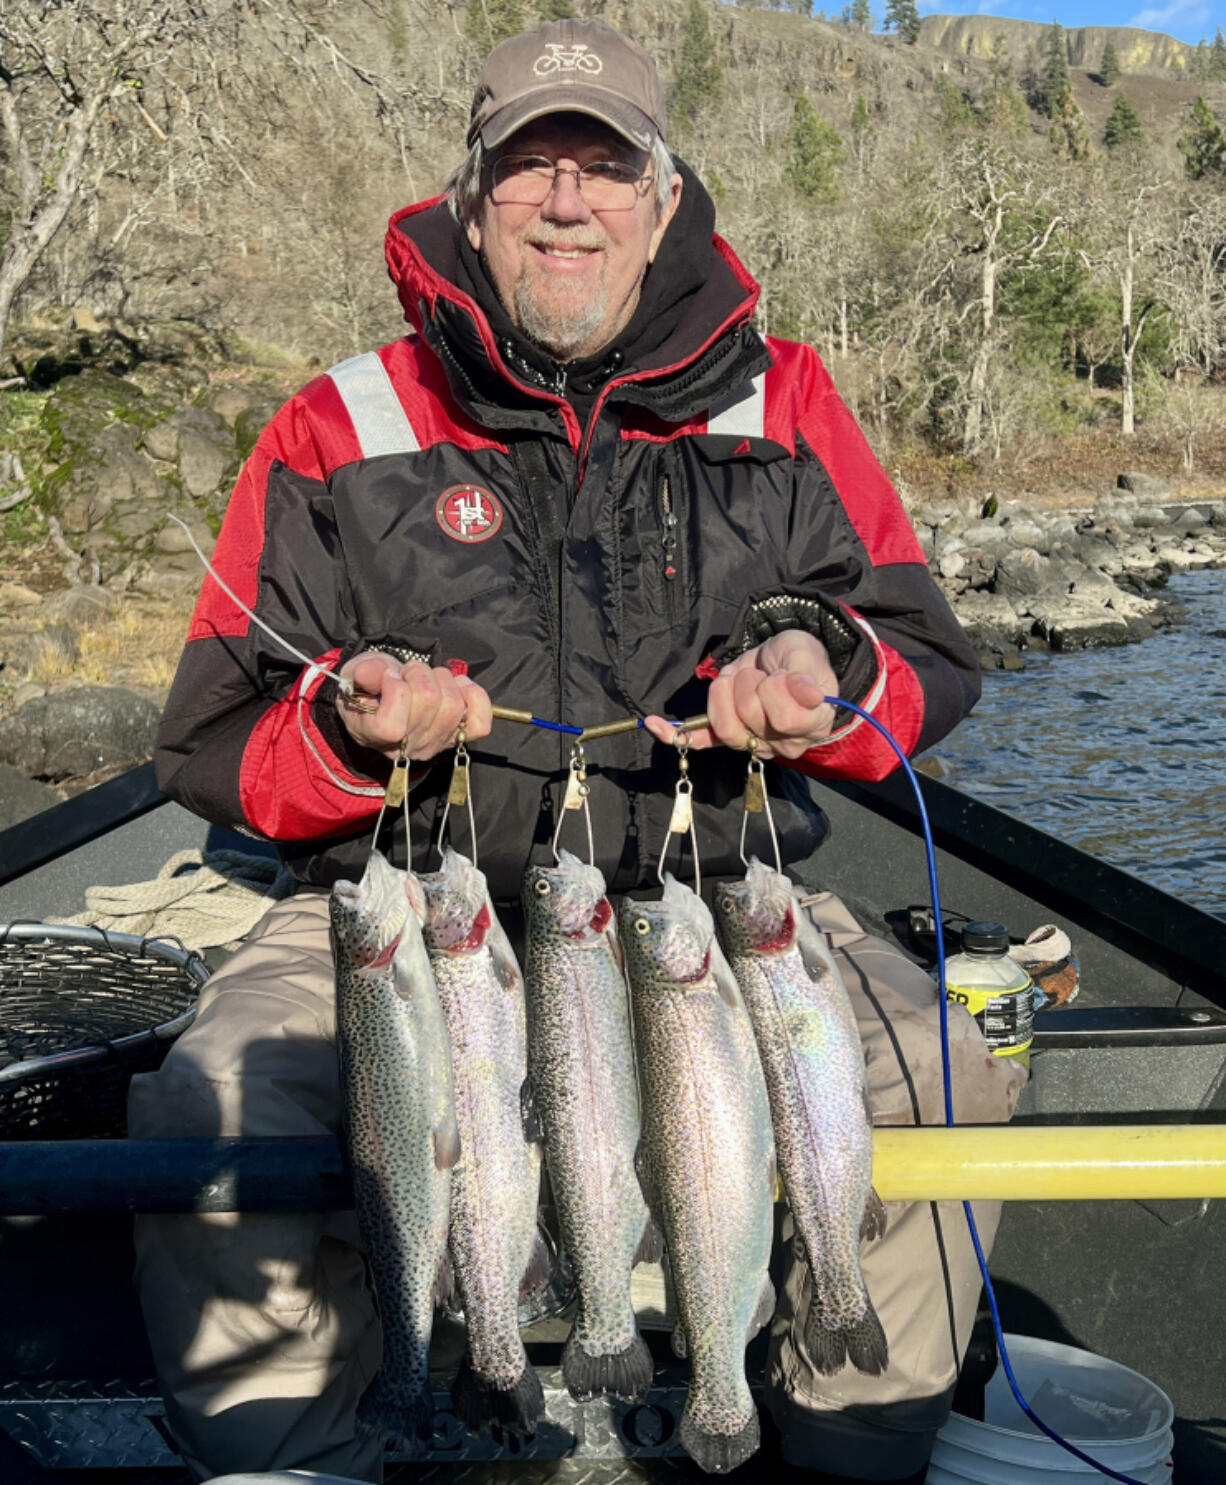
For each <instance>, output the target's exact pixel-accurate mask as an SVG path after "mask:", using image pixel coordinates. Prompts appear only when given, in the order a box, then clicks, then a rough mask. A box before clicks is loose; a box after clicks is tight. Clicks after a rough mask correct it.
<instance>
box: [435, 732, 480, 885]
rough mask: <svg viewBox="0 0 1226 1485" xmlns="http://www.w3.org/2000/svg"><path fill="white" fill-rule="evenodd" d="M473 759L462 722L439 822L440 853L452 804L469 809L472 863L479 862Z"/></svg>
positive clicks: (456, 738)
mask: <svg viewBox="0 0 1226 1485" xmlns="http://www.w3.org/2000/svg"><path fill="white" fill-rule="evenodd" d="M470 762H471V760H470V758H469V754H468V733H467V731H466V730H465V727H464V723H463V722H461V723H460V725H459V726H458V727H457V728H456V735H455V762H454V763H453V764H452V766H451V782H450V783H449V784H448V785H447V801H446V803H445V804H444V805H443V817H442V819H441V820H440V821H439V822H438V853H439V857H440V858H441V857H442V854H443V839H444V837H445V835H446V833H447V817H448V815H450V814H451V806H452V805H453V804H454V805H455V806H456V808H457V809H467V810H468V837H469V840H470V841H471V842H472V864H473V865H474V866H476V864H477V821H476V818H475V816H474V815H473V791H472V780H471V778H470V770H469V764H470Z"/></svg>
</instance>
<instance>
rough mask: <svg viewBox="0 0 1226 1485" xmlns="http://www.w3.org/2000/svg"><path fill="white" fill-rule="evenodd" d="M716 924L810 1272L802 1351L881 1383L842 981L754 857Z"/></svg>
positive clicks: (871, 1194)
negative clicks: (749, 1033)
mask: <svg viewBox="0 0 1226 1485" xmlns="http://www.w3.org/2000/svg"><path fill="white" fill-rule="evenodd" d="M715 902H716V921H717V923H718V925H719V933H720V937H721V938H722V939H723V942H724V946H725V948H726V950H727V953H728V959H729V962H730V964H731V965H732V970H733V973H734V974H735V975H736V978H737V982H738V983H739V985H740V987H741V992H742V994H743V995H744V997H745V1003H746V1005H747V1006H748V1007H749V1015H750V1019H751V1021H752V1023H753V1029H754V1034H755V1036H756V1037H757V1041H758V1050H759V1052H760V1054H761V1057H762V1066H763V1068H764V1070H765V1073H766V1086H767V1091H768V1093H769V1095H770V1105H771V1116H772V1120H773V1123H774V1128H775V1140H776V1145H777V1149H778V1158H779V1171H780V1175H781V1176H782V1177H783V1184H784V1188H785V1190H786V1191H787V1198H788V1205H789V1207H790V1208H791V1211H792V1217H793V1220H794V1222H795V1224H796V1230H797V1233H798V1234H799V1236H800V1240H801V1242H802V1244H803V1246H804V1251H805V1254H806V1256H807V1259H808V1262H809V1267H810V1269H811V1271H812V1274H813V1300H812V1303H811V1305H810V1308H809V1315H808V1319H807V1322H806V1327H805V1348H806V1350H807V1351H808V1353H809V1356H810V1358H811V1359H812V1361H813V1364H814V1365H815V1366H816V1367H817V1369H818V1370H819V1371H820V1372H823V1373H825V1374H827V1375H829V1374H831V1373H833V1372H836V1371H838V1370H839V1369H840V1368H841V1367H843V1366H844V1365H846V1363H847V1362H848V1361H850V1362H851V1363H852V1364H853V1365H854V1366H855V1367H857V1368H858V1369H859V1370H860V1371H862V1372H866V1373H868V1374H869V1375H871V1376H878V1375H879V1374H880V1373H881V1372H882V1371H884V1370H885V1367H886V1365H887V1364H888V1361H889V1348H888V1345H887V1343H886V1338H885V1333H884V1331H883V1330H882V1327H881V1321H880V1320H879V1319H878V1318H877V1312H876V1311H875V1310H874V1308H873V1303H872V1300H871V1299H870V1298H869V1295H868V1290H867V1289H866V1288H865V1285H864V1278H863V1275H862V1274H861V1271H860V1238H861V1235H862V1234H863V1235H864V1236H870V1237H871V1236H876V1235H877V1234H879V1233H880V1232H881V1231H883V1230H884V1228H885V1209H884V1208H883V1207H882V1205H881V1202H880V1200H879V1198H878V1197H877V1194H876V1192H875V1191H874V1190H873V1185H872V1181H873V1129H872V1119H871V1115H870V1113H869V1107H868V1087H867V1080H866V1077H865V1071H864V1053H863V1050H862V1048H861V1044H860V1036H859V1032H858V1031H857V1029H856V1018H855V1014H854V1012H853V1011H852V1007H851V1001H850V1000H849V998H848V995H847V990H846V987H845V986H844V984H843V980H842V976H841V975H840V974H839V971H838V968H837V967H836V965H835V963H834V961H833V960H832V959H831V957H830V954H829V951H828V950H827V948H826V945H825V943H824V941H823V940H822V938H821V935H820V934H819V933H818V932H817V930H816V929H815V928H814V927H813V925H812V924H811V923H810V921H809V919H808V917H807V916H806V915H805V913H804V912H803V910H801V909H799V908H798V906H797V903H796V898H795V895H794V893H793V891H792V884H791V882H790V881H789V880H788V879H787V877H785V876H783V875H782V874H781V873H780V872H777V871H774V870H772V869H771V868H770V867H768V866H764V865H763V864H762V862H760V861H758V860H753V861H751V862H750V865H749V870H748V872H747V874H746V876H745V878H744V880H743V881H740V882H730V883H726V884H724V885H722V886H721V887H720V888H719V890H718V892H717V894H716V899H715Z"/></svg>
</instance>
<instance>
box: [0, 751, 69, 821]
mask: <svg viewBox="0 0 1226 1485" xmlns="http://www.w3.org/2000/svg"><path fill="white" fill-rule="evenodd" d="M59 802H60V797H59V795H58V794H57V793H56V792H55V790H54V789H52V788H50V787H49V786H48V785H46V784H40V783H38V782H37V781H36V780H34V779H28V778H26V776H25V774H23V773H22V772H21V771H20V770H19V769H16V768H14V767H13V766H12V764H9V763H0V830H7V829H8V827H9V826H10V825H16V824H17V822H18V821H19V820H28V819H29V818H30V816H31V815H37V814H40V813H41V812H42V811H43V810H46V809H50V808H51V806H52V805H53V804H59Z"/></svg>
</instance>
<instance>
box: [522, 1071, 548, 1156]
mask: <svg viewBox="0 0 1226 1485" xmlns="http://www.w3.org/2000/svg"><path fill="white" fill-rule="evenodd" d="M519 1117H520V1121H521V1123H522V1124H523V1128H524V1139H525V1140H527V1142H528V1143H529V1144H530V1145H539V1144H542V1143H543V1142H544V1139H545V1130H544V1128H543V1126H542V1124H541V1115H540V1110H539V1109H538V1108H537V1103H536V1093H535V1091H534V1090H533V1087H532V1079H531V1078H525V1079H524V1081H523V1083H522V1084H521V1085H520V1089H519Z"/></svg>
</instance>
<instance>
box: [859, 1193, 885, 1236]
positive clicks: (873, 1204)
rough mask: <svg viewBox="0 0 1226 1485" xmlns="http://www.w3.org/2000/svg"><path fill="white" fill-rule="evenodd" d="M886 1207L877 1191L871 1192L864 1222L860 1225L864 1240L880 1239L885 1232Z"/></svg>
mask: <svg viewBox="0 0 1226 1485" xmlns="http://www.w3.org/2000/svg"><path fill="white" fill-rule="evenodd" d="M885 1220H886V1219H885V1206H884V1204H883V1202H882V1200H881V1198H880V1197H879V1196H878V1195H877V1193H876V1191H875V1190H870V1191H869V1193H868V1200H867V1201H866V1202H865V1203H864V1221H863V1222H861V1223H860V1236H861V1237H862V1238H875V1237H880V1236H881V1234H882V1233H883V1232H884V1231H885Z"/></svg>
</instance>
